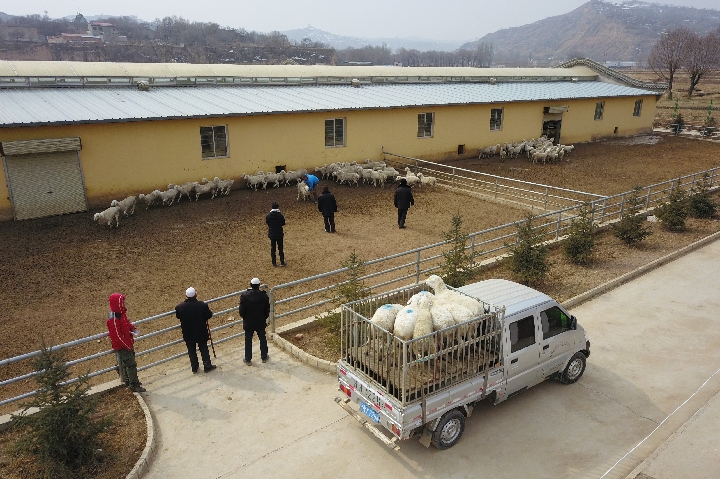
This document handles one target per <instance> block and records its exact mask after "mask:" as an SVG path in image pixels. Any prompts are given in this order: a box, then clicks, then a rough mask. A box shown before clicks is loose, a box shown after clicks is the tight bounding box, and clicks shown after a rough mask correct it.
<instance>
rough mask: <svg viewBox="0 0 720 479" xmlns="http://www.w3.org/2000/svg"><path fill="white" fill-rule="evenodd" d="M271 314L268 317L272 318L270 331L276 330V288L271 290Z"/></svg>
mask: <svg viewBox="0 0 720 479" xmlns="http://www.w3.org/2000/svg"><path fill="white" fill-rule="evenodd" d="M268 296H270V316H268V319H269V320H270V332H271V333H274V332H275V289H271V290H270V294H269V295H268Z"/></svg>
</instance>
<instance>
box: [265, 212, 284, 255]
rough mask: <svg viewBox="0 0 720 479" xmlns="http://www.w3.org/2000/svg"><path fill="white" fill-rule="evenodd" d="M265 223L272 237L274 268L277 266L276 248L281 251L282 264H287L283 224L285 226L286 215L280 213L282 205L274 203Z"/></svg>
mask: <svg viewBox="0 0 720 479" xmlns="http://www.w3.org/2000/svg"><path fill="white" fill-rule="evenodd" d="M265 223H267V226H268V238H270V258H271V259H272V265H273V268H274V267H276V266H277V261H276V259H275V248H277V251H278V253H280V266H285V251H283V237H284V236H285V234H284V233H283V226H285V217H284V216H283V214H282V213H280V205H278V204H277V203H273V204H272V209H271V210H270V213H268V214H267V216H266V217H265Z"/></svg>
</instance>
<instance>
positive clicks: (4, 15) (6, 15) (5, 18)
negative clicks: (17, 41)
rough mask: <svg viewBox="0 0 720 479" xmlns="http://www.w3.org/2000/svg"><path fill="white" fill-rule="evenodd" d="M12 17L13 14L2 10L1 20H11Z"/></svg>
mask: <svg viewBox="0 0 720 479" xmlns="http://www.w3.org/2000/svg"><path fill="white" fill-rule="evenodd" d="M11 18H12V15H8V14H7V13H4V12H0V20H2V21H5V20H10V19H11Z"/></svg>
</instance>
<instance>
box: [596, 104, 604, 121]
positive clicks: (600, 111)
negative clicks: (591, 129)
mask: <svg viewBox="0 0 720 479" xmlns="http://www.w3.org/2000/svg"><path fill="white" fill-rule="evenodd" d="M604 109H605V102H604V101H599V102H597V103H595V119H596V120H602V117H603V110H604Z"/></svg>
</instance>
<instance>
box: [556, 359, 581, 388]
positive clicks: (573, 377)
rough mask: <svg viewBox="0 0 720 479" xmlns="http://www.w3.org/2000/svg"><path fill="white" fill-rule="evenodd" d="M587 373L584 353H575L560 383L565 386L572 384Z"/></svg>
mask: <svg viewBox="0 0 720 479" xmlns="http://www.w3.org/2000/svg"><path fill="white" fill-rule="evenodd" d="M584 372H585V355H584V354H583V353H575V355H574V356H573V357H572V358H570V361H569V362H568V365H567V367H566V368H565V371H563V373H562V375H561V376H560V382H562V383H565V384H572V383H574V382H575V381H577V380H578V379H580V376H582V375H583V373H584Z"/></svg>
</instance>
